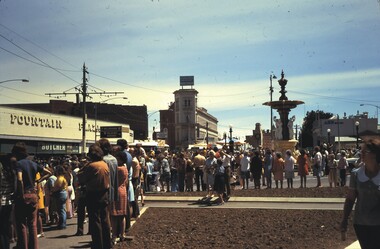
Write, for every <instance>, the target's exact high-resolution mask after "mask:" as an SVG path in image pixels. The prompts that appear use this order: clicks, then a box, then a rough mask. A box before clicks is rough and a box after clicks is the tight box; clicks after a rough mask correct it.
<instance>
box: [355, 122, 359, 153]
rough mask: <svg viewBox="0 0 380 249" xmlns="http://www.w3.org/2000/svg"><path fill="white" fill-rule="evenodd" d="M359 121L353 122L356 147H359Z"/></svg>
mask: <svg viewBox="0 0 380 249" xmlns="http://www.w3.org/2000/svg"><path fill="white" fill-rule="evenodd" d="M359 125H360V123H359V121H356V122H355V127H356V149H359Z"/></svg>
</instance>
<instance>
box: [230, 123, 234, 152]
mask: <svg viewBox="0 0 380 249" xmlns="http://www.w3.org/2000/svg"><path fill="white" fill-rule="evenodd" d="M230 152H231V153H234V140H233V139H232V125H230Z"/></svg>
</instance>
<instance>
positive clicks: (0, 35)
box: [0, 34, 79, 83]
mask: <svg viewBox="0 0 380 249" xmlns="http://www.w3.org/2000/svg"><path fill="white" fill-rule="evenodd" d="M0 37H2V38H3V39H5V40H7V41H8V42H10V43H11V44H13V45H14V46H16V47H17V48H19V49H21V50H22V51H24V52H25V53H27V54H28V55H30V56H32V57H33V58H35V59H36V60H38V61H39V62H41V63H43V64H44V65H46V66H47V67H49V68H51V69H53V70H54V71H56V72H57V73H59V74H61V75H62V76H64V77H66V78H68V79H70V80H72V81H74V82H75V83H79V82H77V81H76V80H75V79H73V78H71V77H70V76H67V75H66V74H64V73H62V72H61V71H59V70H57V69H55V68H54V67H52V66H50V65H49V64H47V63H46V62H44V61H43V60H41V59H39V58H38V57H36V56H34V55H33V54H32V53H30V52H28V51H27V50H25V49H24V48H22V47H21V46H19V45H17V44H16V43H15V42H13V41H12V40H10V39H8V38H7V37H5V36H4V35H2V34H0Z"/></svg>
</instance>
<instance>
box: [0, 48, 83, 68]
mask: <svg viewBox="0 0 380 249" xmlns="http://www.w3.org/2000/svg"><path fill="white" fill-rule="evenodd" d="M0 49H2V50H4V51H5V52H8V53H10V54H12V55H14V56H16V57H19V58H21V59H23V60H26V61H29V62H31V63H33V64H36V65H38V66H42V67H46V68H51V67H49V66H46V65H44V64H42V63H38V62H36V61H32V60H30V59H28V58H25V57H23V56H21V55H19V54H16V53H14V52H12V51H9V50H8V49H5V48H3V47H1V46H0ZM54 69H56V70H59V71H66V72H74V73H79V72H81V71H80V70H68V69H62V68H57V67H54Z"/></svg>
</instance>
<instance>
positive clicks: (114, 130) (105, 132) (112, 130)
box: [100, 126, 121, 138]
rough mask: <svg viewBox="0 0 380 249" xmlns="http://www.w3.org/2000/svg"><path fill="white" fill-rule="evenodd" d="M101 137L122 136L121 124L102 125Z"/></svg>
mask: <svg viewBox="0 0 380 249" xmlns="http://www.w3.org/2000/svg"><path fill="white" fill-rule="evenodd" d="M100 137H101V138H121V126H100Z"/></svg>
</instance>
